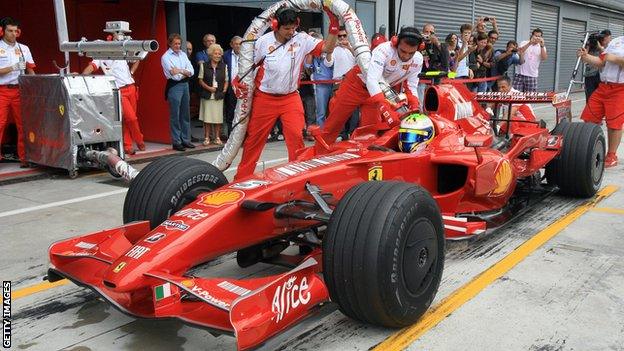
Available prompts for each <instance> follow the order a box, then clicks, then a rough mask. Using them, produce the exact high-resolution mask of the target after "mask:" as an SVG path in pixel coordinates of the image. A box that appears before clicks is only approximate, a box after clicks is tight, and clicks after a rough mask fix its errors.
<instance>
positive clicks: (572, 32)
mask: <svg viewBox="0 0 624 351" xmlns="http://www.w3.org/2000/svg"><path fill="white" fill-rule="evenodd" d="M586 26H587V22H585V21H577V20H573V19H569V18H564V19H563V21H562V25H561V40H560V45H561V48H560V52H559V55H560V57H561V59H560V60H559V66H558V69H559V83H558V84H557V90H559V91H561V90H566V89H567V88H568V85H569V84H570V79H571V78H572V72H573V71H574V66H575V65H576V61H577V57H576V50H578V48H579V47H581V44H582V38H583V34H582V33H579V32H583V31H585V27H586ZM582 78H583V66H582V65H581V66H580V67H579V72H578V73H577V75H576V79H575V80H576V81H580V80H581V79H582Z"/></svg>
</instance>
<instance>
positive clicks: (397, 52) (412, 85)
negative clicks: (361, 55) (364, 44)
mask: <svg viewBox="0 0 624 351" xmlns="http://www.w3.org/2000/svg"><path fill="white" fill-rule="evenodd" d="M421 43H422V37H421V35H420V33H418V31H417V30H416V28H413V27H404V28H403V29H401V32H400V33H399V35H398V36H397V37H394V38H392V40H391V41H387V42H384V43H381V44H378V45H377V46H376V47H375V49H374V50H373V52H372V57H371V62H370V65H369V67H368V73H367V75H366V77H364V76H363V74H362V72H361V70H360V68H359V66H355V67H353V68H352V69H351V70H350V71H349V72H348V73H347V74H346V76H345V78H344V79H343V80H342V82H341V83H340V88H339V89H338V91H337V92H336V96H334V97H333V98H332V101H331V102H330V107H329V116H328V117H327V119H326V121H325V125H324V126H323V139H325V141H326V142H327V143H328V144H331V143H333V142H334V141H335V140H336V137H337V136H338V134H340V131H341V130H342V127H343V126H344V124H345V122H346V121H347V119H348V118H349V116H351V114H352V113H353V111H354V110H355V109H356V108H358V107H360V111H361V117H360V126H364V125H370V124H376V123H377V122H379V121H380V116H382V115H383V116H391V115H393V114H394V110H395V109H396V108H397V106H394V105H393V104H392V103H390V102H389V101H387V100H386V98H385V96H384V93H383V92H382V88H381V87H380V85H379V82H380V81H385V82H386V83H387V84H388V85H389V86H391V87H393V88H394V89H395V90H397V91H398V90H403V92H404V93H405V94H406V96H407V103H408V105H409V108H410V110H417V109H418V106H419V102H418V98H417V97H416V96H415V95H414V94H413V93H412V92H414V93H415V92H416V88H417V87H418V74H419V73H420V71H421V69H422V65H423V57H422V55H421V54H420V52H419V51H418V47H419V46H420V44H421ZM375 44H377V43H375Z"/></svg>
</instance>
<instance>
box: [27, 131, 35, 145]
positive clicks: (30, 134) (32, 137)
mask: <svg viewBox="0 0 624 351" xmlns="http://www.w3.org/2000/svg"><path fill="white" fill-rule="evenodd" d="M28 141H30V143H31V144H34V143H35V133H33V132H29V133H28Z"/></svg>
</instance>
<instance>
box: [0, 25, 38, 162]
mask: <svg viewBox="0 0 624 351" xmlns="http://www.w3.org/2000/svg"><path fill="white" fill-rule="evenodd" d="M19 35H20V28H19V22H17V21H16V20H14V19H12V18H10V17H5V18H3V19H2V20H0V37H2V40H0V143H1V142H2V137H3V135H4V127H5V126H6V124H7V121H8V119H9V112H11V113H12V115H13V119H14V120H15V125H16V126H17V156H18V157H19V160H20V167H22V168H25V167H28V163H27V162H26V152H25V151H24V135H23V134H24V132H23V130H22V113H21V110H20V91H19V81H18V78H19V76H20V74H35V71H34V68H35V61H33V57H32V54H31V53H30V49H29V48H28V46H26V45H24V44H21V43H18V42H17V38H18V37H19ZM0 158H2V155H0Z"/></svg>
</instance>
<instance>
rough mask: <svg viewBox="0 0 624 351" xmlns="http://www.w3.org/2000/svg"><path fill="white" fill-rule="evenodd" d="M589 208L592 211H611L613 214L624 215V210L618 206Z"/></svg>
mask: <svg viewBox="0 0 624 351" xmlns="http://www.w3.org/2000/svg"><path fill="white" fill-rule="evenodd" d="M591 210H592V211H596V212H606V213H613V214H620V215H624V210H622V209H619V208H610V207H595V208H592V209H591Z"/></svg>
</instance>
